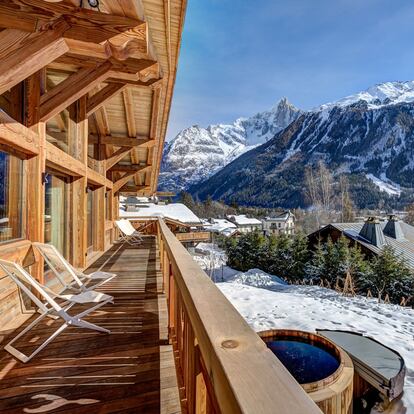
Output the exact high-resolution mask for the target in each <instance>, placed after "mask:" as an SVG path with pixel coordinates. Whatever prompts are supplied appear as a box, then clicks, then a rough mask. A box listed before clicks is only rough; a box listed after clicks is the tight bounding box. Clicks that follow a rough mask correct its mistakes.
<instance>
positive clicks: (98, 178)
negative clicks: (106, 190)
mask: <svg viewBox="0 0 414 414" xmlns="http://www.w3.org/2000/svg"><path fill="white" fill-rule="evenodd" d="M87 171H88V182H91V183H92V184H94V185H97V186H105V187H108V181H109V180H107V179H106V177H105V176H104V175H102V174H99V173H98V172H97V171H95V170H92V168H89V167H88V169H87ZM109 186H110V187H112V183H110V184H109Z"/></svg>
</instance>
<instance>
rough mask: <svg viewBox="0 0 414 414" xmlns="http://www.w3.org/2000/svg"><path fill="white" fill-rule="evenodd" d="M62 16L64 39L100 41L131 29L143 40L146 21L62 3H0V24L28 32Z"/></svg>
mask: <svg viewBox="0 0 414 414" xmlns="http://www.w3.org/2000/svg"><path fill="white" fill-rule="evenodd" d="M60 17H62V18H63V19H64V20H66V21H67V22H69V27H68V28H67V30H66V31H65V33H64V36H65V37H66V38H70V39H77V40H85V39H88V41H90V42H94V43H101V42H103V41H105V40H108V39H111V38H112V37H116V36H117V35H122V34H123V33H125V32H128V31H130V30H133V33H134V37H135V39H137V40H145V41H146V31H147V28H146V23H145V22H143V21H141V20H138V19H132V18H129V17H124V16H116V15H113V14H107V13H101V12H98V11H92V10H87V9H84V8H79V7H75V6H73V5H70V4H67V3H66V4H65V3H64V2H61V3H56V2H53V3H52V2H46V1H43V0H8V1H7V2H5V1H3V2H2V3H0V27H3V28H15V29H20V30H24V31H28V32H35V31H43V30H45V28H48V26H49V25H50V21H53V20H56V19H58V18H60Z"/></svg>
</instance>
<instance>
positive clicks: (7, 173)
mask: <svg viewBox="0 0 414 414" xmlns="http://www.w3.org/2000/svg"><path fill="white" fill-rule="evenodd" d="M22 207H23V161H22V160H21V159H19V158H17V157H15V156H13V155H10V154H8V153H7V152H3V151H0V242H4V241H8V240H13V239H19V238H21V237H23V226H22V210H23V208H22Z"/></svg>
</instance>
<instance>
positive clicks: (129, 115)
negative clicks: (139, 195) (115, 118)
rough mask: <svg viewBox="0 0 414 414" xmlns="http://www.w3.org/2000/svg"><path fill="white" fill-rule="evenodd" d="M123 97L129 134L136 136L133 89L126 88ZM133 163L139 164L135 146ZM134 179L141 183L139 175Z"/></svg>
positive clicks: (132, 156) (132, 157)
mask: <svg viewBox="0 0 414 414" xmlns="http://www.w3.org/2000/svg"><path fill="white" fill-rule="evenodd" d="M122 98H123V101H124V110H125V118H126V123H127V129H128V136H129V137H135V136H136V135H137V126H136V122H135V111H134V98H133V96H132V91H131V90H130V89H126V90H125V91H123V92H122ZM131 163H132V164H139V156H138V149H137V148H135V147H134V148H132V151H131ZM134 181H135V185H138V184H139V182H138V176H137V175H136V176H135V177H134Z"/></svg>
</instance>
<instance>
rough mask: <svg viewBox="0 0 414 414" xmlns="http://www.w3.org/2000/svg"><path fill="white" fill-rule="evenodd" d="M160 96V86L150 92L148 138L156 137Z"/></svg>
mask: <svg viewBox="0 0 414 414" xmlns="http://www.w3.org/2000/svg"><path fill="white" fill-rule="evenodd" d="M160 98H161V88H155V89H154V92H153V94H152V108H151V126H150V139H157V137H158V117H159V114H160V105H161V99H160Z"/></svg>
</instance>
